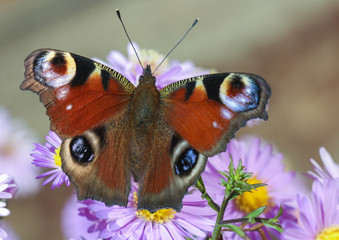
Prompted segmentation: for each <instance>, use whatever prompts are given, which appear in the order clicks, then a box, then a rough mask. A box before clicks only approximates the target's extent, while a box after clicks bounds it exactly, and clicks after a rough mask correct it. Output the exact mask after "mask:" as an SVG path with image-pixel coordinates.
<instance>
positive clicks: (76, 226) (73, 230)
mask: <svg viewBox="0 0 339 240" xmlns="http://www.w3.org/2000/svg"><path fill="white" fill-rule="evenodd" d="M94 203H95V201H94V200H83V201H78V200H77V197H76V195H73V196H72V197H71V198H70V199H69V200H68V202H67V203H66V205H65V207H64V209H63V211H62V230H63V233H64V236H65V237H66V239H74V240H75V239H77V240H83V239H87V240H90V239H99V233H100V231H102V230H104V229H105V227H106V226H107V221H106V220H104V219H99V218H97V217H96V216H95V214H94V212H92V211H91V210H90V209H89V208H88V205H90V204H94Z"/></svg>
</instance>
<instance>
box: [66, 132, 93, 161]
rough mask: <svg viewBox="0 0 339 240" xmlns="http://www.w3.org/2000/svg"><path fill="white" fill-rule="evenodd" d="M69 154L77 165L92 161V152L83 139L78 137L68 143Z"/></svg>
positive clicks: (86, 141)
mask: <svg viewBox="0 0 339 240" xmlns="http://www.w3.org/2000/svg"><path fill="white" fill-rule="evenodd" d="M70 152H71V155H72V157H73V159H74V160H75V161H76V162H78V163H88V162H90V161H92V160H93V158H94V152H93V149H92V147H91V145H90V144H89V142H88V140H87V139H86V138H85V137H82V136H78V137H75V138H73V139H72V141H71V142H70Z"/></svg>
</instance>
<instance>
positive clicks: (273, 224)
mask: <svg viewBox="0 0 339 240" xmlns="http://www.w3.org/2000/svg"><path fill="white" fill-rule="evenodd" d="M263 224H264V225H265V226H266V227H270V228H273V229H275V230H277V231H278V232H280V233H282V232H283V231H284V230H283V229H282V227H281V226H280V225H279V224H276V223H270V222H266V221H265V222H263Z"/></svg>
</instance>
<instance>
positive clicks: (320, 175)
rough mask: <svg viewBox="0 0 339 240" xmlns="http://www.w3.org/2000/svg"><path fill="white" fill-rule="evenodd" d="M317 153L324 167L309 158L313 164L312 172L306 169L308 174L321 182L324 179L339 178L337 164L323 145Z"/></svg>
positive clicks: (338, 165)
mask: <svg viewBox="0 0 339 240" xmlns="http://www.w3.org/2000/svg"><path fill="white" fill-rule="evenodd" d="M319 154H320V158H321V161H322V162H323V164H324V169H323V168H322V167H321V166H320V165H319V164H318V163H317V162H316V161H315V160H314V159H312V158H311V159H310V161H311V163H312V164H313V167H314V168H313V169H314V172H311V171H308V174H309V176H310V177H311V178H312V179H314V180H318V181H320V182H323V181H324V180H326V179H335V178H339V164H337V163H335V162H334V161H333V159H332V157H331V155H330V154H329V153H328V152H327V150H326V149H325V148H324V147H321V148H320V149H319Z"/></svg>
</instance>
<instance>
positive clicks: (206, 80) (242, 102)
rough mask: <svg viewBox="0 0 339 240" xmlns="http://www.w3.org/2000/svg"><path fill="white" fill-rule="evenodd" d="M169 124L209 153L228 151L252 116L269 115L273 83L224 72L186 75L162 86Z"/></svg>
mask: <svg viewBox="0 0 339 240" xmlns="http://www.w3.org/2000/svg"><path fill="white" fill-rule="evenodd" d="M160 94H161V97H162V100H163V102H164V104H165V105H166V108H165V109H166V111H167V117H168V121H169V125H171V126H172V127H173V128H174V129H176V131H178V133H179V134H180V135H181V136H182V137H183V138H184V139H186V140H187V141H188V142H189V143H190V144H191V145H192V146H193V147H194V148H195V149H196V150H198V151H199V152H201V153H203V154H205V155H206V156H213V155H215V154H217V153H219V152H222V151H225V148H226V146H227V143H228V142H229V140H230V139H231V138H232V137H233V136H234V134H235V132H236V131H237V130H238V129H239V128H240V127H242V126H244V125H245V124H246V122H247V121H248V120H250V119H253V118H262V119H264V120H266V119H267V113H266V111H265V107H266V104H267V102H268V99H269V96H270V87H269V85H268V84H267V83H266V82H265V80H263V79H262V78H261V77H259V76H257V75H254V74H246V73H222V74H211V75H204V76H198V77H194V78H189V79H185V80H182V81H179V82H177V83H173V84H171V85H168V86H166V87H165V88H163V89H161V90H160Z"/></svg>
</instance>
